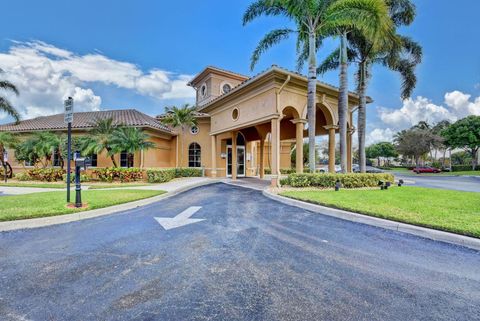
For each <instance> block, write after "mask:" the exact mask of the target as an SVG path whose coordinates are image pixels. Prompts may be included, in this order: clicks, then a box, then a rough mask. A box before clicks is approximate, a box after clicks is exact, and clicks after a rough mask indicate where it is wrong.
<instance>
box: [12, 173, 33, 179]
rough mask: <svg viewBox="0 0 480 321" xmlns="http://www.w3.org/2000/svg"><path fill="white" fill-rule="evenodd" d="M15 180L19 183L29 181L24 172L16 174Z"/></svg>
mask: <svg viewBox="0 0 480 321" xmlns="http://www.w3.org/2000/svg"><path fill="white" fill-rule="evenodd" d="M15 178H16V179H17V180H19V181H29V180H30V179H31V178H30V176H29V175H28V173H25V172H22V173H17V174H16V175H15Z"/></svg>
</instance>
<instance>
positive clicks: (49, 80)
mask: <svg viewBox="0 0 480 321" xmlns="http://www.w3.org/2000/svg"><path fill="white" fill-rule="evenodd" d="M414 2H415V3H416V5H417V14H418V16H417V19H416V21H415V22H414V23H413V25H412V26H410V27H408V28H405V29H404V30H402V32H403V33H404V34H405V35H409V36H411V37H412V38H414V39H415V40H417V41H418V42H419V43H420V44H421V45H422V46H423V48H424V59H423V63H422V64H421V65H420V66H419V68H418V86H417V88H416V90H415V91H414V94H413V96H412V99H411V100H410V101H407V102H402V101H401V99H400V98H399V93H400V89H399V87H400V81H399V78H398V76H397V75H396V74H395V73H392V72H390V71H387V70H384V69H382V68H375V69H374V76H373V79H372V81H371V84H370V90H369V94H370V96H372V97H373V98H374V100H375V102H374V103H373V104H372V105H371V106H370V107H369V112H368V122H369V126H368V130H369V132H370V133H371V136H370V137H369V140H370V142H373V141H378V140H383V139H388V138H390V137H391V135H392V133H394V132H395V131H396V130H399V129H401V128H404V127H408V126H409V125H411V124H412V123H414V122H417V121H418V120H428V121H431V122H435V121H438V120H440V119H442V118H448V119H451V120H455V119H458V118H461V117H463V116H465V115H467V114H472V113H473V114H480V98H479V97H480V42H478V41H476V39H478V32H479V31H480V30H479V27H478V25H477V24H476V23H475V21H476V20H477V17H478V12H480V1H477V0H457V1H455V5H452V3H451V1H448V0H438V1H435V2H434V1H432V0H418V1H414ZM248 4H249V1H236V0H232V1H229V2H225V1H216V0H215V1H208V0H206V1H202V2H197V1H186V0H177V1H153V0H148V1H147V0H140V1H128V2H127V1H118V0H117V1H112V0H103V1H98V0H97V1H90V0H84V1H76V2H73V1H64V0H63V1H56V0H55V1H52V0H50V1H48V0H47V1H41V2H40V1H33V0H30V1H22V0H17V1H14V2H10V3H9V5H8V13H7V14H5V15H3V17H2V25H3V27H2V28H1V30H0V68H2V69H4V70H5V71H7V77H9V79H10V80H12V81H16V83H18V84H19V87H20V89H21V95H20V97H18V98H15V97H10V98H11V99H12V101H13V102H14V103H15V104H16V106H18V107H19V109H20V110H21V112H22V114H23V115H24V117H33V116H36V115H43V114H49V113H55V112H58V111H59V110H61V108H62V106H61V101H62V97H63V96H65V95H66V94H67V92H68V94H74V95H75V97H78V106H79V109H80V110H91V109H98V108H100V109H114V108H137V109H139V110H142V111H144V112H146V113H148V114H151V115H155V114H159V113H161V112H162V110H163V108H164V106H166V105H170V104H180V103H183V102H192V101H193V100H192V94H191V92H190V91H189V90H188V89H186V88H183V85H184V83H185V82H186V80H187V79H188V78H189V77H191V76H192V75H194V74H196V73H197V72H199V71H201V69H202V68H204V67H205V66H207V65H216V66H219V67H222V68H225V69H229V70H233V71H237V72H240V73H244V74H247V75H251V74H255V73H257V72H259V71H261V70H263V69H265V68H267V67H268V66H270V65H271V64H278V65H280V66H283V67H286V68H289V69H294V66H295V46H294V41H293V39H292V40H289V41H286V42H284V43H282V44H281V45H278V46H277V47H275V48H274V49H272V50H271V51H269V52H268V53H267V54H265V55H264V56H263V57H262V59H261V60H260V63H259V64H258V66H257V68H256V69H255V70H254V71H253V72H251V71H250V70H249V58H250V55H251V52H252V50H253V49H254V47H255V45H256V43H257V42H258V40H259V39H260V38H261V37H262V36H263V35H264V34H265V32H267V31H268V30H270V29H272V28H276V27H283V26H286V25H288V22H287V21H285V20H283V19H281V18H261V19H259V20H258V21H256V22H253V23H251V24H250V25H248V26H246V27H243V26H242V24H241V17H242V14H243V12H244V10H245V8H246V7H247V5H248ZM336 42H337V40H332V41H328V42H327V43H326V44H325V46H324V47H323V48H322V50H321V51H320V53H319V59H321V57H322V56H325V55H326V54H327V53H329V52H330V50H331V49H332V48H333V47H334V46H335V45H336ZM353 69H354V66H352V67H351V70H352V71H353ZM85 70H88V71H87V72H86V71H85ZM337 74H338V73H337V72H330V73H328V74H326V75H325V76H324V77H323V78H322V80H324V81H326V82H329V83H331V84H334V85H337V84H338V75H337ZM49 85H50V87H49ZM351 85H352V86H351V88H352V89H353V83H352V84H351ZM7 121H9V119H8V118H6V117H4V116H3V117H2V115H0V123H1V122H7Z"/></svg>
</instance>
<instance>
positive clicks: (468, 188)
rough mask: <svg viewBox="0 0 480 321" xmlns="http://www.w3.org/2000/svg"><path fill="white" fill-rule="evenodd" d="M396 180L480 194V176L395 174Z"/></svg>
mask: <svg viewBox="0 0 480 321" xmlns="http://www.w3.org/2000/svg"><path fill="white" fill-rule="evenodd" d="M395 178H397V179H400V178H402V179H404V180H405V181H412V180H413V181H415V184H406V185H413V186H421V187H430V188H440V189H450V190H456V191H464V192H480V176H434V175H422V174H420V175H418V174H404V173H395Z"/></svg>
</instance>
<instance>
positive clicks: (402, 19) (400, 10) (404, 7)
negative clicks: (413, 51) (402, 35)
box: [386, 0, 416, 27]
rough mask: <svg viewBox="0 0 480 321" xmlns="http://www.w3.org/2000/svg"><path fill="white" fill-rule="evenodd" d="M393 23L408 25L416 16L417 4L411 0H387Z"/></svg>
mask: <svg viewBox="0 0 480 321" xmlns="http://www.w3.org/2000/svg"><path fill="white" fill-rule="evenodd" d="M386 3H387V6H388V8H389V11H390V17H391V18H392V21H393V23H394V24H395V25H396V26H397V27H398V26H408V25H409V24H411V23H412V22H413V20H414V19H415V16H416V8H415V4H413V3H412V1H411V0H386Z"/></svg>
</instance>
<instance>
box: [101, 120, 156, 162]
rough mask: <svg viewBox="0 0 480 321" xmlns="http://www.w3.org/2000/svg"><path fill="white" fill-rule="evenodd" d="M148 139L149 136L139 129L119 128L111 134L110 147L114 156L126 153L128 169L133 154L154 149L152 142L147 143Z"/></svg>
mask: <svg viewBox="0 0 480 321" xmlns="http://www.w3.org/2000/svg"><path fill="white" fill-rule="evenodd" d="M149 138H150V136H148V135H147V134H146V133H145V132H143V131H142V130H141V129H139V128H135V127H119V128H117V129H116V130H115V132H114V134H113V137H112V140H111V141H110V146H111V147H112V151H113V152H114V153H115V154H117V153H121V152H127V154H128V158H129V161H128V162H127V167H130V164H131V163H133V154H134V153H135V152H137V151H140V150H147V149H150V148H154V147H155V144H154V143H153V142H150V141H148V139H149Z"/></svg>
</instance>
